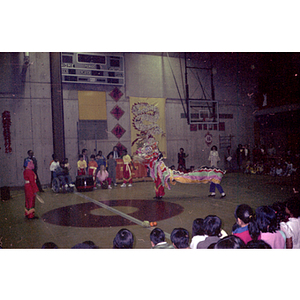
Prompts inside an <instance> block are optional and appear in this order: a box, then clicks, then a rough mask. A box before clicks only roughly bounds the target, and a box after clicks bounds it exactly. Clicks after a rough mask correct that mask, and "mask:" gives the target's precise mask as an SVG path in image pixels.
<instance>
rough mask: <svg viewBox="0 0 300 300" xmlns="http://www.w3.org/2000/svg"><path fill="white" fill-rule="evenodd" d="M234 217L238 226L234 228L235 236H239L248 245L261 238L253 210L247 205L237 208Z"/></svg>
mask: <svg viewBox="0 0 300 300" xmlns="http://www.w3.org/2000/svg"><path fill="white" fill-rule="evenodd" d="M234 216H235V219H236V224H235V225H234V228H233V232H232V234H233V235H236V236H238V237H239V238H241V239H242V240H243V242H244V243H245V244H247V243H248V242H249V241H251V240H257V239H259V240H260V239H261V238H260V231H259V229H258V227H257V224H256V221H255V218H254V214H253V210H252V208H251V207H250V206H249V205H247V204H240V205H238V206H237V207H236V209H235V212H234Z"/></svg>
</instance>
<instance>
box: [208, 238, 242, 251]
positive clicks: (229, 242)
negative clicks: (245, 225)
mask: <svg viewBox="0 0 300 300" xmlns="http://www.w3.org/2000/svg"><path fill="white" fill-rule="evenodd" d="M245 248H246V244H245V243H244V242H243V240H242V239H240V238H239V237H238V236H236V235H228V236H226V237H224V238H222V239H220V240H219V241H218V242H217V243H216V244H215V245H214V249H245Z"/></svg>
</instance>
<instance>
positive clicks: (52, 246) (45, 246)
mask: <svg viewBox="0 0 300 300" xmlns="http://www.w3.org/2000/svg"><path fill="white" fill-rule="evenodd" d="M42 249H58V246H57V245H56V244H55V243H53V242H46V243H44V244H43V246H42Z"/></svg>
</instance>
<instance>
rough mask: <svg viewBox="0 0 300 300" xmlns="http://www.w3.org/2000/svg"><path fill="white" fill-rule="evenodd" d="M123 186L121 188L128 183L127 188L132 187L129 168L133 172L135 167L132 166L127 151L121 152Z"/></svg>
mask: <svg viewBox="0 0 300 300" xmlns="http://www.w3.org/2000/svg"><path fill="white" fill-rule="evenodd" d="M122 159H123V184H122V185H121V187H126V183H128V186H129V187H131V186H132V173H131V167H130V166H132V168H133V169H134V170H135V167H134V165H133V162H132V159H131V157H130V155H129V154H127V150H126V149H124V150H123V156H122Z"/></svg>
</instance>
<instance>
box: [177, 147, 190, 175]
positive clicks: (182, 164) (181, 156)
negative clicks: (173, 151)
mask: <svg viewBox="0 0 300 300" xmlns="http://www.w3.org/2000/svg"><path fill="white" fill-rule="evenodd" d="M188 156H189V155H188V154H185V153H184V149H183V148H180V149H179V153H178V171H181V172H184V171H185V170H186V166H185V159H186V158H187V157H188Z"/></svg>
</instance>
